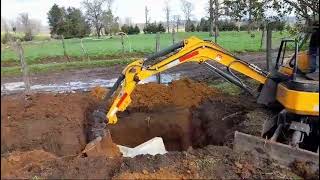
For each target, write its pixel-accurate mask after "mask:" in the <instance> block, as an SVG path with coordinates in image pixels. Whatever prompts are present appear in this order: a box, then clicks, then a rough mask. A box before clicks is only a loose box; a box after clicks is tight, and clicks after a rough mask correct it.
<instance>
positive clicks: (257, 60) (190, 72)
mask: <svg viewBox="0 0 320 180" xmlns="http://www.w3.org/2000/svg"><path fill="white" fill-rule="evenodd" d="M238 56H239V57H240V58H241V59H243V60H246V61H247V62H250V63H254V64H256V65H258V66H259V67H261V68H262V69H265V67H266V66H265V53H261V52H258V53H241V54H238ZM124 67H125V66H124V65H115V66H111V67H103V68H93V69H82V70H68V71H61V72H51V73H43V74H31V75H30V81H31V83H32V84H50V83H51V84H53V83H56V84H59V83H65V82H70V81H90V80H94V79H112V78H117V77H118V76H119V75H120V74H121V72H122V70H123V68H124ZM166 72H168V73H181V76H182V77H188V78H192V79H195V80H205V79H206V78H208V77H211V76H216V75H214V74H213V73H212V72H210V71H208V70H207V69H206V67H205V66H204V65H199V64H197V63H186V64H182V65H180V66H176V67H174V68H172V69H169V70H168V71H166ZM17 81H22V77H21V76H13V77H1V84H3V83H8V82H17Z"/></svg>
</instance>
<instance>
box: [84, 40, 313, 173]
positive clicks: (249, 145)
mask: <svg viewBox="0 0 320 180" xmlns="http://www.w3.org/2000/svg"><path fill="white" fill-rule="evenodd" d="M284 42H286V41H284ZM284 42H283V43H284ZM288 42H289V41H288ZM290 42H293V43H294V44H295V47H296V49H295V53H294V55H293V57H292V58H291V59H290V60H288V61H285V60H283V59H281V60H279V57H281V56H279V57H278V60H277V64H276V68H275V69H274V70H273V71H271V72H266V71H264V70H262V69H260V68H259V67H257V66H256V65H254V64H250V63H247V62H246V61H243V60H241V59H240V58H238V57H236V56H234V55H233V54H231V53H230V52H228V51H227V50H225V49H223V48H222V47H220V46H219V45H217V44H215V43H213V42H211V41H204V40H200V39H198V38H196V37H191V38H188V39H186V40H184V41H181V42H179V43H177V44H174V45H172V46H171V47H169V48H166V49H164V50H162V51H160V52H157V53H155V54H152V55H151V56H149V57H147V58H145V59H138V60H136V61H134V62H132V63H131V64H129V65H128V66H127V67H126V68H125V69H124V70H123V72H122V74H121V75H120V77H119V78H118V80H117V81H116V82H115V84H114V86H113V87H112V88H111V89H110V91H109V92H108V94H107V95H106V96H105V97H104V100H103V101H102V103H101V105H100V106H98V107H97V109H96V110H95V111H94V112H93V114H91V115H90V120H91V123H92V124H91V129H90V130H91V131H90V132H89V134H90V136H89V140H90V141H91V142H90V143H89V144H88V146H87V147H86V149H85V150H84V151H83V152H84V153H88V152H89V151H92V149H94V147H95V146H97V144H99V143H100V142H102V141H103V139H106V137H107V138H109V136H110V133H108V130H107V128H106V126H107V124H109V125H112V124H115V123H116V122H117V120H118V119H117V116H116V114H117V112H118V111H124V110H126V108H127V107H128V106H129V105H130V103H131V98H130V95H131V93H132V91H133V90H134V89H135V87H136V85H137V84H138V83H139V82H140V81H142V80H144V79H146V78H148V77H150V76H152V75H155V74H157V73H160V72H163V71H165V70H167V69H170V68H172V67H175V66H178V65H180V64H183V63H187V62H197V63H199V64H204V65H206V67H207V68H208V69H209V70H210V71H212V72H214V73H215V74H217V75H218V76H220V77H222V78H223V79H225V80H227V81H229V82H231V83H233V84H235V85H237V86H239V87H240V88H242V89H243V90H244V91H246V92H248V93H249V94H251V95H253V97H254V98H257V102H258V103H260V104H263V105H265V106H266V107H274V106H277V107H280V108H281V109H282V110H281V111H280V112H279V114H278V115H277V116H276V117H274V118H272V119H266V120H265V123H264V125H263V129H262V132H261V137H255V136H251V135H248V134H243V133H241V132H236V133H235V139H234V149H235V150H238V151H251V152H256V154H257V155H261V156H268V157H271V158H274V159H276V160H278V161H279V163H280V164H284V165H288V164H290V163H292V162H293V161H295V160H299V161H311V162H312V163H313V167H314V168H315V169H316V167H318V165H319V160H318V158H319V155H318V152H319V142H318V141H317V139H318V138H319V119H318V118H319V80H315V79H308V78H305V76H303V74H298V73H297V71H298V70H300V71H301V70H302V69H303V68H301V67H302V66H303V65H304V64H306V62H305V61H308V58H304V56H303V53H300V52H299V51H298V43H297V41H290ZM281 53H282V50H281V49H280V51H279V54H280V55H281ZM318 57H319V56H318ZM211 62H215V63H217V64H220V65H222V66H224V67H225V70H224V69H222V68H218V67H217V66H215V65H214V64H213V63H211ZM234 71H236V72H238V73H240V74H243V75H245V76H247V77H248V78H251V79H254V80H255V81H257V82H258V83H260V85H261V87H262V88H260V91H259V92H254V91H253V90H252V88H250V87H249V86H248V85H246V84H245V83H244V82H243V81H242V80H241V79H240V78H239V77H238V76H237V75H235V73H234ZM111 99H112V100H113V101H112V102H111V106H110V108H108V109H107V107H109V106H108V103H110V102H109V101H110V100H111Z"/></svg>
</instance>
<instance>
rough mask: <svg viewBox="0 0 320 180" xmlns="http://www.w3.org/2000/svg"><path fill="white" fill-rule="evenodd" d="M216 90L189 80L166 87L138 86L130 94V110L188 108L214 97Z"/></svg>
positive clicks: (155, 84) (154, 85) (153, 85)
mask: <svg viewBox="0 0 320 180" xmlns="http://www.w3.org/2000/svg"><path fill="white" fill-rule="evenodd" d="M216 94H218V93H217V90H215V89H213V88H210V87H208V86H207V85H206V84H205V83H199V82H195V81H192V80H190V79H183V80H179V81H173V82H172V83H170V84H169V85H168V86H164V85H162V84H157V83H148V84H142V85H138V86H137V88H136V89H135V90H134V92H133V93H132V99H133V101H132V104H131V105H130V109H134V110H135V111H137V110H141V111H146V110H147V111H148V110H158V109H160V108H163V107H166V106H170V105H173V106H177V107H184V108H189V107H192V106H198V105H199V104H200V103H201V102H202V101H203V100H205V99H207V98H209V97H212V96H215V95H216Z"/></svg>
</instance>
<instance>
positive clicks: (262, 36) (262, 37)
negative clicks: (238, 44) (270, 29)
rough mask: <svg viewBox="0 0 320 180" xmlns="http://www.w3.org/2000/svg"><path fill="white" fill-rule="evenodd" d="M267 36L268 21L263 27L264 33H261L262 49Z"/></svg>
mask: <svg viewBox="0 0 320 180" xmlns="http://www.w3.org/2000/svg"><path fill="white" fill-rule="evenodd" d="M265 36H266V23H263V29H262V35H261V43H260V49H261V48H262V47H263V45H264V40H265Z"/></svg>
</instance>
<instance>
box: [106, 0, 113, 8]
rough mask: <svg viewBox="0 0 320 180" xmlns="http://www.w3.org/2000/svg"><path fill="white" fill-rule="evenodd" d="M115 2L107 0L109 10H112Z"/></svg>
mask: <svg viewBox="0 0 320 180" xmlns="http://www.w3.org/2000/svg"><path fill="white" fill-rule="evenodd" d="M113 2H114V0H106V3H107V9H108V10H112V5H113Z"/></svg>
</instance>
